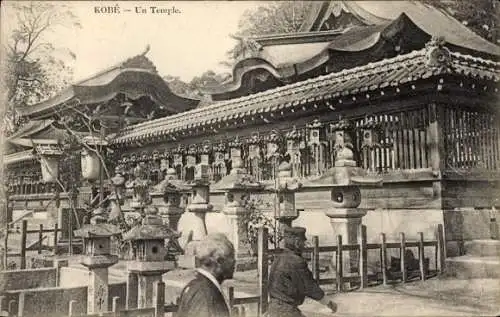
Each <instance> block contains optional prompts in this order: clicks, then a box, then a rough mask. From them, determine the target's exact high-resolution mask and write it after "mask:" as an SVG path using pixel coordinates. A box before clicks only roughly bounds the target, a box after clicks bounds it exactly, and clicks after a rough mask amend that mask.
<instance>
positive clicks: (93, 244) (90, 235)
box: [75, 208, 121, 314]
mask: <svg viewBox="0 0 500 317" xmlns="http://www.w3.org/2000/svg"><path fill="white" fill-rule="evenodd" d="M119 234H121V232H120V229H119V228H118V227H117V226H115V225H112V224H108V223H106V218H105V217H104V216H103V210H102V209H101V208H98V209H96V210H94V212H93V216H92V218H91V219H90V224H87V225H84V226H83V227H81V228H80V229H78V230H75V236H77V237H81V238H83V249H84V255H83V257H82V261H81V264H82V265H83V266H85V267H87V268H88V269H89V285H88V289H87V313H89V314H94V313H101V312H107V311H109V307H108V268H109V267H110V266H112V265H114V264H116V263H117V262H118V256H117V255H112V254H111V237H112V236H117V235H119Z"/></svg>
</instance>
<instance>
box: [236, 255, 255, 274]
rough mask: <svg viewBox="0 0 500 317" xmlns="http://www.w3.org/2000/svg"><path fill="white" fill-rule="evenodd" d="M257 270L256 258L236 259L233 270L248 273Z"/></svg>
mask: <svg viewBox="0 0 500 317" xmlns="http://www.w3.org/2000/svg"><path fill="white" fill-rule="evenodd" d="M255 269H257V257H250V256H248V257H239V258H238V259H236V266H235V270H236V271H238V272H241V271H250V270H255Z"/></svg>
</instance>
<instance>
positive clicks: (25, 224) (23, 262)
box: [21, 220, 28, 270]
mask: <svg viewBox="0 0 500 317" xmlns="http://www.w3.org/2000/svg"><path fill="white" fill-rule="evenodd" d="M27 230H28V220H23V226H22V229H21V270H24V269H25V268H26V231H27Z"/></svg>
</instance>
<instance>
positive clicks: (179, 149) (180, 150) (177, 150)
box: [172, 144, 186, 155]
mask: <svg viewBox="0 0 500 317" xmlns="http://www.w3.org/2000/svg"><path fill="white" fill-rule="evenodd" d="M172 153H174V154H181V155H182V154H185V153H186V147H185V146H184V144H179V145H178V146H177V147H175V148H173V149H172Z"/></svg>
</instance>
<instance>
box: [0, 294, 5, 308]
mask: <svg viewBox="0 0 500 317" xmlns="http://www.w3.org/2000/svg"><path fill="white" fill-rule="evenodd" d="M4 302H5V295H0V312H3V311H4V310H5V303H4Z"/></svg>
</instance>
